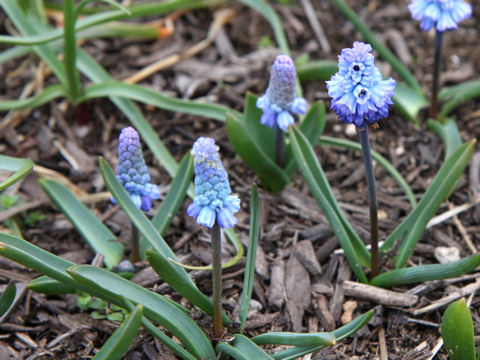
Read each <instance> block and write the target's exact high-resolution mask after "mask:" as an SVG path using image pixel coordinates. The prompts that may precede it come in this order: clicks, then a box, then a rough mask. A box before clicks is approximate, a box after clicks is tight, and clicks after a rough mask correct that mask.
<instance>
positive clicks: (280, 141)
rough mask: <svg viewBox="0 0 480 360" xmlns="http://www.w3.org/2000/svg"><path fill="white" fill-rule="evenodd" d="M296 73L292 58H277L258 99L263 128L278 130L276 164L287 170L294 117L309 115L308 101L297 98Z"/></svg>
mask: <svg viewBox="0 0 480 360" xmlns="http://www.w3.org/2000/svg"><path fill="white" fill-rule="evenodd" d="M296 81H297V72H296V69H295V64H294V63H293V60H292V58H290V57H289V56H286V55H278V56H277V57H276V59H275V61H274V63H273V65H272V71H271V73H270V81H269V83H268V87H267V90H266V92H265V94H264V95H262V96H261V97H259V98H258V100H257V107H258V108H260V109H262V111H263V115H262V117H261V119H260V123H261V124H262V125H265V126H268V127H269V128H272V129H275V160H276V163H277V165H278V166H280V167H283V166H284V151H283V148H284V134H283V133H284V132H285V131H287V129H288V127H289V126H290V125H292V124H293V123H294V118H293V115H294V114H296V115H299V114H300V115H303V114H305V112H306V111H307V101H306V100H305V99H304V98H303V97H297V96H296Z"/></svg>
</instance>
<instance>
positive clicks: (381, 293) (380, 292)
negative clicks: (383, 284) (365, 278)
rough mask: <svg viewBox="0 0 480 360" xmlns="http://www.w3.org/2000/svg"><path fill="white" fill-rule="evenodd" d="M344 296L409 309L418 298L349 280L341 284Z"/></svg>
mask: <svg viewBox="0 0 480 360" xmlns="http://www.w3.org/2000/svg"><path fill="white" fill-rule="evenodd" d="M342 287H343V288H344V289H345V295H348V296H351V297H353V298H358V299H365V300H370V301H372V302H375V303H377V304H382V305H385V306H400V307H410V306H413V305H415V304H416V303H417V301H418V296H417V295H413V294H408V293H401V292H396V291H392V290H386V289H381V288H379V287H377V286H372V285H367V284H362V283H358V282H354V281H350V280H346V281H344V282H343V283H342Z"/></svg>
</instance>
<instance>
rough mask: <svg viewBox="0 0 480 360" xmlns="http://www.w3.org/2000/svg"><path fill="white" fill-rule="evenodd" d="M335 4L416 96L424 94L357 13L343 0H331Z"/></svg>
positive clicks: (415, 81)
mask: <svg viewBox="0 0 480 360" xmlns="http://www.w3.org/2000/svg"><path fill="white" fill-rule="evenodd" d="M331 1H332V3H334V4H335V6H337V7H338V9H339V10H340V11H341V12H342V14H343V15H344V16H345V17H346V18H347V19H348V20H350V21H351V22H352V24H353V26H355V28H356V29H357V30H358V31H359V32H360V33H361V34H362V35H363V37H364V38H365V40H366V41H367V42H368V43H370V45H372V47H373V48H374V49H375V50H377V52H378V54H379V55H380V56H381V57H382V58H383V59H384V60H385V61H387V62H388V63H390V65H392V68H393V69H394V70H395V71H396V72H397V73H398V74H399V75H400V76H401V77H402V78H403V80H405V82H406V83H407V84H408V85H409V86H410V87H412V88H413V89H414V90H415V91H416V92H417V93H418V96H422V97H423V96H424V95H423V92H422V88H421V86H420V84H419V83H418V81H417V80H416V79H415V76H414V75H413V74H412V73H411V72H410V70H408V68H407V67H406V66H405V65H403V64H402V62H401V61H400V60H399V59H398V58H397V57H396V56H395V55H394V54H393V53H392V52H391V51H390V50H389V49H388V48H387V47H386V46H385V45H383V44H382V42H381V41H380V40H378V39H377V38H376V36H375V35H374V33H373V32H372V31H371V30H370V29H369V28H368V26H367V25H365V24H364V22H363V21H362V20H361V19H360V18H359V17H358V15H357V14H355V12H354V11H353V10H352V9H351V8H350V6H348V5H347V4H346V3H345V2H344V1H343V0H331Z"/></svg>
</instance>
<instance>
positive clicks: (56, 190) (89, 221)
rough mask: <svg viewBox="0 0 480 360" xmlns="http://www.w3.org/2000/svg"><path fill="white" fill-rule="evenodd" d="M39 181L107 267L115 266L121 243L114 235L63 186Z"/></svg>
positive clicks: (121, 247)
mask: <svg viewBox="0 0 480 360" xmlns="http://www.w3.org/2000/svg"><path fill="white" fill-rule="evenodd" d="M39 183H40V185H41V186H42V188H43V190H44V191H45V193H46V194H47V195H48V197H49V198H50V199H51V200H52V201H53V202H54V203H55V205H57V206H58V207H59V209H60V210H61V211H62V212H63V213H64V214H65V216H66V217H67V218H68V219H69V220H70V221H71V222H72V224H73V225H74V226H75V229H77V231H78V232H79V233H80V234H81V235H82V237H83V238H84V239H85V240H86V241H87V242H88V243H89V245H90V246H91V247H92V249H93V250H94V251H95V252H96V253H97V254H102V255H103V256H104V257H105V264H106V265H107V267H108V268H109V269H111V268H113V267H115V266H117V265H118V263H119V262H120V260H122V256H123V245H122V244H121V243H119V242H118V241H116V237H115V235H113V234H112V232H111V231H110V230H109V229H108V228H107V227H106V226H105V225H103V224H102V222H101V221H100V220H98V218H97V217H96V216H95V215H93V214H92V212H91V211H90V210H88V208H87V207H86V206H85V205H84V204H83V203H82V202H81V201H80V200H78V199H77V198H76V197H75V195H73V194H72V193H71V192H70V190H68V189H67V188H66V187H65V186H63V185H62V184H60V183H58V182H56V181H54V180H46V179H40V180H39Z"/></svg>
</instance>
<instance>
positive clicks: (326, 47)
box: [301, 0, 332, 54]
mask: <svg viewBox="0 0 480 360" xmlns="http://www.w3.org/2000/svg"><path fill="white" fill-rule="evenodd" d="M301 3H302V7H303V10H305V16H306V17H307V19H308V22H309V23H310V26H311V27H312V29H313V32H314V33H315V36H316V37H317V40H318V43H319V44H320V47H321V48H322V50H323V51H324V52H326V53H327V54H329V53H330V52H331V51H332V47H331V46H330V43H329V42H328V39H327V36H326V35H325V32H324V31H323V27H322V24H320V21H319V20H318V17H317V16H316V15H315V9H314V7H313V5H312V3H311V2H310V0H301Z"/></svg>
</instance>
